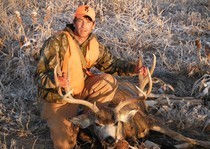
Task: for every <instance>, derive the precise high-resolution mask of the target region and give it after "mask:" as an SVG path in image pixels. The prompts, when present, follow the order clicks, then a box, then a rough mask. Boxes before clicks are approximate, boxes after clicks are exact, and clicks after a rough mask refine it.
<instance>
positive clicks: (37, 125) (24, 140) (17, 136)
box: [0, 72, 210, 149]
mask: <svg viewBox="0 0 210 149" xmlns="http://www.w3.org/2000/svg"><path fill="white" fill-rule="evenodd" d="M177 76H178V74H171V73H167V74H161V75H160V74H158V73H157V72H155V73H154V76H153V78H159V79H161V80H163V81H164V82H165V83H166V82H167V83H168V84H171V85H172V86H173V87H174V88H175V90H177V91H178V92H180V94H181V95H184V96H186V97H187V96H189V93H190V92H186V91H189V90H190V89H191V88H192V85H193V82H194V81H195V79H194V78H191V79H190V78H188V77H177ZM160 77H161V78H160ZM117 78H118V80H119V81H120V82H124V81H125V82H127V83H128V82H129V83H128V84H130V83H131V84H133V85H138V77H117ZM180 84H186V86H184V87H183V88H180V86H179V85H180ZM160 86H161V85H160V84H158V83H157V84H154V85H153V91H152V93H153V94H157V95H158V94H159V90H158V89H160ZM165 93H166V94H171V93H172V92H171V91H168V92H167V91H166V92H165ZM117 95H120V94H117ZM159 95H160V94H159ZM171 95H172V94H171ZM176 96H178V95H176ZM119 98H121V97H116V99H119ZM147 100H156V99H154V98H148V99H147ZM198 100H199V99H198ZM34 105H35V103H30V102H29V103H28V107H30V108H31V109H32V110H31V120H30V123H29V128H30V127H31V128H33V129H34V130H33V131H31V132H30V131H28V132H27V131H23V132H21V131H16V132H15V131H13V132H14V133H13V134H7V132H6V131H5V130H1V134H0V136H1V141H0V142H2V144H4V145H2V149H6V148H18V149H32V148H33V149H53V145H52V141H51V139H50V133H49V129H48V127H47V126H46V123H45V122H44V121H42V120H41V119H40V113H39V108H38V106H37V105H35V106H34ZM161 106H163V105H159V106H157V107H156V108H152V109H151V113H152V114H154V115H156V117H157V118H158V119H159V120H162V121H164V120H167V118H166V117H165V116H164V115H162V114H158V112H157V111H158V109H160V108H161ZM174 106H175V105H174ZM174 119H175V117H174ZM1 125H2V124H1ZM167 125H168V126H169V127H170V128H172V129H174V130H176V131H177V132H180V133H182V134H184V135H186V136H189V137H192V138H196V139H201V140H209V138H210V129H209V128H208V129H206V130H205V131H203V130H202V127H198V126H195V128H193V129H190V128H188V127H186V128H182V129H180V128H178V126H177V124H176V123H168V124H167ZM86 131H87V130H86ZM91 137H92V139H90V140H89V141H88V142H84V141H82V140H80V139H78V146H77V148H81V149H90V148H94V149H99V148H102V147H101V144H100V143H99V141H98V140H97V138H94V137H93V136H91ZM147 139H148V140H150V141H153V142H155V143H157V144H159V145H160V147H161V149H168V148H171V149H172V148H175V147H174V146H173V145H175V144H179V143H181V142H177V141H175V140H173V139H172V138H170V137H168V136H166V135H163V134H161V133H158V132H154V131H151V132H150V134H149V136H147V137H146V138H144V139H143V140H140V141H139V142H141V141H145V140H147ZM6 144H9V146H6ZM93 144H94V146H93ZM191 148H192V149H198V148H200V149H202V147H199V146H195V147H191Z"/></svg>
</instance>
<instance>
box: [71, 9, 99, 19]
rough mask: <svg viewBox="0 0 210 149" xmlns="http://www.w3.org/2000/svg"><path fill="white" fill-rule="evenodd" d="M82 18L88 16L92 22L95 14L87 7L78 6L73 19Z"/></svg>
mask: <svg viewBox="0 0 210 149" xmlns="http://www.w3.org/2000/svg"><path fill="white" fill-rule="evenodd" d="M84 16H89V17H90V18H91V19H92V21H95V16H96V14H95V11H94V9H93V8H91V7H90V6H88V5H81V6H79V7H78V8H77V10H76V12H75V15H74V17H76V18H79V17H84Z"/></svg>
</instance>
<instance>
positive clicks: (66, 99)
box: [62, 90, 99, 113]
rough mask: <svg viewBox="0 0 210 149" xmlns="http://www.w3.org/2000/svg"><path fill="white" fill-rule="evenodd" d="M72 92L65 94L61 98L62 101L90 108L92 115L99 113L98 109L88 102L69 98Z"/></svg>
mask: <svg viewBox="0 0 210 149" xmlns="http://www.w3.org/2000/svg"><path fill="white" fill-rule="evenodd" d="M72 92H73V90H71V91H70V92H68V93H67V94H65V95H64V96H63V98H62V101H65V102H68V103H71V104H81V105H84V106H86V107H88V108H90V109H91V110H92V111H93V112H94V113H97V112H98V111H99V108H98V107H97V106H96V104H95V103H94V104H93V103H91V102H89V101H86V100H83V99H75V98H74V97H72V96H71V93H72Z"/></svg>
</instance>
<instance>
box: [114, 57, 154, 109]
mask: <svg viewBox="0 0 210 149" xmlns="http://www.w3.org/2000/svg"><path fill="white" fill-rule="evenodd" d="M153 56H154V61H153V66H152V68H151V71H149V69H148V68H146V71H147V72H148V74H147V78H145V79H147V82H146V83H145V85H144V86H143V87H145V86H146V85H147V83H148V84H149V87H148V90H147V92H146V93H145V92H144V88H142V86H140V88H139V87H137V86H136V87H137V89H138V90H139V91H140V92H141V94H143V95H142V96H140V97H139V98H137V99H131V100H125V101H122V102H120V103H119V104H118V106H117V107H116V108H115V112H116V113H118V112H119V111H120V110H121V109H122V108H123V107H124V106H126V105H128V104H132V103H135V102H138V100H139V99H143V100H145V99H147V96H148V95H149V94H150V92H151V91H152V78H151V74H150V72H152V73H153V71H154V68H155V65H156V57H155V55H153ZM141 58H142V57H141ZM141 58H140V59H139V66H140V67H142V59H141ZM139 75H142V74H139ZM142 76H143V75H142ZM139 78H140V77H139ZM142 80H143V78H142ZM142 80H140V79H139V81H142ZM143 81H144V80H143ZM139 84H140V83H139ZM140 85H141V84H140Z"/></svg>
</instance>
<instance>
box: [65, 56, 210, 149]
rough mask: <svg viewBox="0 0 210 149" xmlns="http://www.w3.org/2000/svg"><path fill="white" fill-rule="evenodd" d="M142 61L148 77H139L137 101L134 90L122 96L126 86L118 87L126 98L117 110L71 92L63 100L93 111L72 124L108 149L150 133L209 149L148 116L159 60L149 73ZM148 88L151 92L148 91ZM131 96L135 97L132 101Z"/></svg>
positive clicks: (208, 144)
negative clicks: (84, 130) (153, 80)
mask: <svg viewBox="0 0 210 149" xmlns="http://www.w3.org/2000/svg"><path fill="white" fill-rule="evenodd" d="M142 61H143V59H142V57H141V58H140V61H139V66H140V67H142V68H143V69H144V70H146V72H147V73H146V75H145V73H142V72H140V74H139V88H138V90H139V92H140V93H139V95H138V97H137V96H135V92H134V91H132V90H135V88H132V89H131V88H130V89H129V90H128V91H124V92H123V90H124V89H125V86H123V85H125V84H123V83H122V84H119V90H120V92H119V93H116V96H117V94H121V95H122V96H120V97H123V98H124V97H125V99H121V101H120V102H119V103H118V104H117V106H115V107H103V108H100V109H99V108H98V107H97V105H96V104H95V103H90V102H88V101H85V100H80V99H74V98H73V97H72V96H71V92H68V93H67V94H66V95H64V96H63V100H65V101H66V102H69V103H72V104H81V105H84V106H86V107H88V108H89V109H91V111H92V112H89V113H84V114H82V115H79V116H77V117H73V118H71V119H70V121H71V122H72V123H74V124H75V125H78V126H79V127H80V128H81V129H85V128H90V129H91V131H92V132H93V133H94V134H95V135H96V136H97V137H98V139H99V140H100V141H101V144H102V145H103V146H104V147H105V148H115V145H116V144H117V142H118V141H122V140H126V141H127V142H128V143H130V140H132V142H136V141H137V140H138V139H140V138H144V137H145V136H147V135H148V134H149V131H150V130H153V131H157V132H160V133H163V134H166V135H168V136H169V137H171V138H173V139H175V140H178V141H184V142H187V143H190V144H193V145H199V146H203V147H205V148H209V146H210V142H208V141H200V140H196V139H192V138H188V137H185V136H184V135H182V134H180V133H177V132H175V131H173V130H171V129H169V128H167V127H166V126H164V124H162V123H161V122H158V121H157V120H156V119H155V118H154V117H152V116H150V115H149V114H148V111H147V106H146V102H145V101H146V99H147V96H148V95H149V93H150V92H151V90H152V78H151V74H152V73H153V71H154V68H155V65H156V57H155V55H154V60H153V65H152V67H151V69H150V71H149V69H148V68H145V67H143V62H142ZM143 69H141V70H143ZM147 85H148V89H147V90H145V88H146V87H147ZM121 87H122V88H121ZM128 94H130V95H131V96H133V97H130V98H129V97H128ZM118 97H119V96H118ZM116 98H117V97H115V98H114V101H115V100H116ZM117 100H118V99H117Z"/></svg>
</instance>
